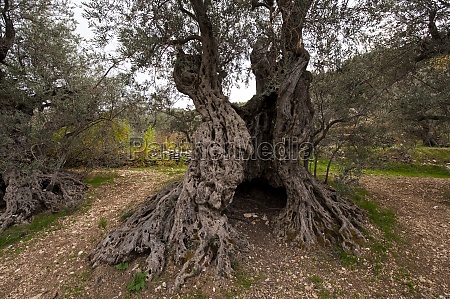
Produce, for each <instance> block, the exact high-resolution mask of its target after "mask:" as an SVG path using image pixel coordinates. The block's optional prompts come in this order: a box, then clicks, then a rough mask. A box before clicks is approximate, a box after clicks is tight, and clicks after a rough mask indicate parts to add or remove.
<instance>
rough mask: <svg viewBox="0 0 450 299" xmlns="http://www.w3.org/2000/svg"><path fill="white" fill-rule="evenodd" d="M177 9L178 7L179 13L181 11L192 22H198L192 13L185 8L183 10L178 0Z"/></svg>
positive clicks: (181, 3)
mask: <svg viewBox="0 0 450 299" xmlns="http://www.w3.org/2000/svg"><path fill="white" fill-rule="evenodd" d="M178 7H179V9H180V11H181V12H182V13H184V14H185V15H187V16H189V17H190V18H191V19H193V20H194V21H196V22H198V19H197V17H196V16H195V15H194V14H193V13H192V12H190V11H189V10H187V9H186V8H184V6H183V2H181V0H178Z"/></svg>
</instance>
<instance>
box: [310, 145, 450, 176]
mask: <svg viewBox="0 0 450 299" xmlns="http://www.w3.org/2000/svg"><path fill="white" fill-rule="evenodd" d="M402 157H403V159H405V157H406V158H407V159H406V160H403V161H402ZM370 160H371V161H367V164H366V165H361V166H359V167H360V170H361V172H362V173H363V174H368V175H379V176H401V177H430V178H450V148H428V147H417V148H414V149H399V148H390V149H384V150H383V149H374V150H373V152H372V155H371V157H370ZM374 161H375V162H374ZM327 164H328V160H324V159H322V160H319V161H318V163H317V166H316V171H317V176H318V177H320V178H324V177H325V173H326V170H327ZM345 164H350V163H348V161H345V160H341V161H333V163H332V164H331V167H330V171H329V173H330V175H331V176H337V175H340V174H342V172H343V169H345V168H346V167H348V166H347V165H345ZM313 171H314V165H311V172H313Z"/></svg>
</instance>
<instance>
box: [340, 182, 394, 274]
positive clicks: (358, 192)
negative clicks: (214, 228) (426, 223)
mask: <svg viewBox="0 0 450 299" xmlns="http://www.w3.org/2000/svg"><path fill="white" fill-rule="evenodd" d="M346 191H347V194H345V195H346V196H348V197H350V198H351V199H352V201H353V202H355V204H357V205H358V206H359V207H360V208H362V209H363V210H364V211H366V213H367V218H368V220H369V221H370V222H371V223H372V224H373V225H374V226H375V227H376V228H377V229H378V230H379V231H380V233H381V237H379V236H373V235H372V234H371V233H370V232H369V231H363V233H364V234H365V237H366V239H367V247H368V248H370V251H371V255H370V256H368V257H366V258H367V259H368V260H369V261H370V262H371V264H372V269H373V270H374V271H375V273H376V274H379V273H381V269H382V267H383V266H382V264H383V262H384V261H385V260H386V259H387V257H388V252H389V249H391V248H392V246H393V244H394V242H401V239H400V237H399V236H398V234H397V233H396V230H397V219H396V216H395V213H394V212H393V211H392V210H389V209H384V208H382V207H380V206H379V204H378V203H377V202H376V201H374V200H372V199H370V197H369V193H368V191H367V190H365V189H364V188H361V187H357V188H353V189H352V190H351V191H348V190H347V189H346ZM335 252H336V254H337V255H338V257H339V258H340V261H341V265H342V266H343V267H346V268H353V267H354V266H356V265H360V263H359V262H360V259H359V258H358V257H357V256H355V255H353V254H351V253H348V252H345V251H344V250H343V249H342V248H336V249H335Z"/></svg>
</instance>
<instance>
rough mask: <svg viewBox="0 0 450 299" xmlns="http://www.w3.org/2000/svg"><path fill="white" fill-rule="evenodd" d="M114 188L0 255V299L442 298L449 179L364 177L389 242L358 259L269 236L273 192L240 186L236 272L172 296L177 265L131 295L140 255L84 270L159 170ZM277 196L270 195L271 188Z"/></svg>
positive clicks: (122, 173) (119, 180)
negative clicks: (387, 222) (388, 224)
mask: <svg viewBox="0 0 450 299" xmlns="http://www.w3.org/2000/svg"><path fill="white" fill-rule="evenodd" d="M118 173H119V175H118V176H117V177H116V178H115V179H114V181H113V182H110V183H106V184H104V185H102V186H100V187H98V188H96V189H93V190H91V191H90V193H89V196H90V198H91V200H92V204H91V205H90V206H87V207H85V208H82V209H81V210H79V211H77V212H75V213H74V214H73V215H70V216H67V217H65V218H62V219H60V220H59V221H58V222H57V223H56V224H54V225H53V226H52V227H50V228H48V229H46V230H45V231H43V232H40V233H38V234H37V235H35V237H34V238H33V239H31V240H29V241H23V242H20V243H19V244H16V245H13V246H10V247H9V248H5V249H3V250H2V251H1V252H0V281H1V282H2V283H1V285H0V298H32V299H38V298H105V299H113V298H447V299H450V230H449V226H450V184H449V183H450V180H449V179H434V178H396V177H380V176H366V177H364V178H363V179H362V184H363V185H364V187H365V188H366V189H367V190H368V191H369V195H368V196H369V199H370V200H373V201H375V202H377V203H378V204H379V205H380V206H381V207H383V208H385V209H390V210H392V211H394V212H395V214H396V216H397V220H398V223H397V224H396V228H397V229H396V233H397V235H398V237H399V238H398V240H397V241H393V242H388V241H386V240H384V241H383V238H382V234H381V232H379V231H378V230H377V229H376V228H375V227H373V226H372V225H371V224H370V223H368V224H367V230H368V232H369V233H370V235H372V236H374V237H375V238H376V240H378V241H375V243H374V242H372V241H369V243H367V246H366V247H365V248H363V250H362V252H361V257H359V258H355V257H352V256H347V255H345V254H343V253H342V252H340V251H339V250H338V249H336V248H315V249H310V250H308V251H306V250H303V249H301V248H292V247H290V246H288V245H287V244H284V243H281V242H280V241H279V240H277V239H276V238H275V237H274V236H273V235H272V234H271V230H270V220H271V217H273V215H275V214H276V212H277V211H278V210H279V209H280V208H281V207H282V206H283V198H282V196H280V197H279V199H280V200H279V201H275V202H274V201H268V200H266V201H265V200H264V199H267V198H269V195H270V196H272V197H273V196H275V197H276V194H269V193H270V192H272V193H273V192H274V191H267V190H264V188H262V189H255V190H245V191H246V192H244V193H243V194H242V196H241V197H240V200H239V203H238V204H236V205H235V206H234V207H233V209H232V211H230V213H229V217H230V220H231V221H232V222H233V223H234V224H235V225H236V227H238V229H239V230H240V231H241V232H242V233H243V234H245V235H246V236H247V238H248V240H249V243H250V246H249V249H248V251H247V252H243V253H242V254H240V256H238V257H237V262H236V265H235V266H236V276H235V277H233V278H231V279H228V280H221V281H214V279H213V277H214V276H213V275H212V273H209V271H205V273H202V274H201V275H200V276H199V277H197V278H194V279H191V280H189V281H188V284H187V285H186V287H184V288H183V290H182V293H181V294H171V293H170V292H169V289H170V286H171V282H172V280H171V278H173V276H174V273H176V267H175V266H173V265H170V264H169V266H168V268H167V270H166V271H165V273H164V275H163V276H162V277H161V278H159V279H158V280H156V281H153V282H148V283H147V284H146V287H145V289H144V290H143V291H142V292H140V293H139V294H134V293H129V292H128V291H127V285H128V284H129V283H130V282H131V281H132V280H133V276H134V275H135V273H136V272H138V271H140V267H141V266H142V265H143V264H144V260H145V258H144V257H140V258H137V259H136V260H135V261H133V262H131V263H130V265H129V266H128V268H127V269H126V270H123V271H120V270H118V269H116V268H115V267H112V266H108V265H101V266H99V267H97V268H95V269H92V268H91V267H90V264H89V261H88V259H87V256H88V254H89V253H90V252H91V251H92V250H93V249H94V248H95V245H96V244H97V242H98V241H99V240H100V239H101V238H102V236H104V234H105V233H106V230H105V229H103V228H102V227H101V225H99V224H100V219H102V218H103V219H104V220H105V221H106V229H107V230H109V229H111V228H113V227H115V226H117V225H119V224H120V223H121V217H122V215H123V213H124V212H126V211H128V210H133V209H135V208H136V207H137V206H138V205H139V204H140V203H142V202H143V201H144V200H145V199H146V198H147V197H148V196H149V195H151V194H153V193H155V192H156V191H157V190H158V189H159V188H160V187H161V186H162V183H163V182H167V181H168V180H170V179H171V177H169V176H168V175H167V174H164V173H161V172H156V171H152V170H145V171H139V170H130V169H124V170H119V171H118ZM275 193H276V192H275Z"/></svg>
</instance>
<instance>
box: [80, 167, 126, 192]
mask: <svg viewBox="0 0 450 299" xmlns="http://www.w3.org/2000/svg"><path fill="white" fill-rule="evenodd" d="M117 175H118V174H117V172H115V171H104V172H96V173H92V174H90V175H88V176H87V177H86V178H85V180H84V182H85V183H86V184H88V185H89V186H91V187H92V188H98V187H100V186H101V185H103V184H105V183H107V182H111V181H112V180H113V179H114V178H115V177H117Z"/></svg>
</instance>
